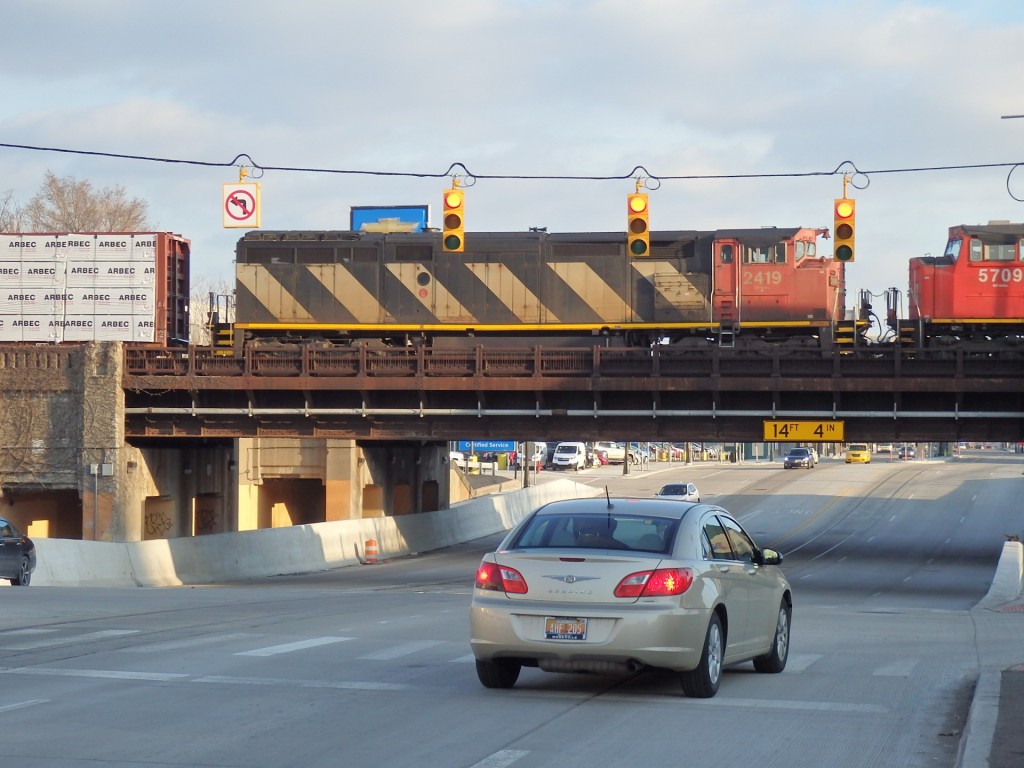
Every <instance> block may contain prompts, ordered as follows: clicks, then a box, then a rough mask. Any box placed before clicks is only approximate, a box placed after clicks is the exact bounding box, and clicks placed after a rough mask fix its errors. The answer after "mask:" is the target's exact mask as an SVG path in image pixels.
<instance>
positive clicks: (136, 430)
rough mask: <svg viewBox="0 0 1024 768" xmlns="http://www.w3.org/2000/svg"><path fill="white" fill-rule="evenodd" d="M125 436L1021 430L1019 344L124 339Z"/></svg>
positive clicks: (947, 434)
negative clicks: (768, 427) (238, 352)
mask: <svg viewBox="0 0 1024 768" xmlns="http://www.w3.org/2000/svg"><path fill="white" fill-rule="evenodd" d="M125 354H126V360H125V367H124V378H123V387H124V390H125V423H126V435H127V436H128V437H129V438H132V437H139V438H142V437H165V438H175V437H178V438H187V437H211V436H217V437H252V436H259V435H288V436H304V437H342V438H349V439H356V440H375V439H378V440H379V439H390V440H413V441H423V440H441V441H445V440H455V439H470V438H479V439H482V438H496V439H519V440H526V439H543V438H549V439H557V438H562V437H565V436H571V437H572V438H573V439H596V438H601V437H606V436H608V435H625V436H628V437H629V439H634V440H659V441H673V440H681V439H687V438H689V439H698V440H725V441H759V440H761V439H762V426H763V422H764V421H765V420H790V419H811V420H820V421H832V420H840V421H843V422H844V424H845V437H846V439H847V440H883V439H884V440H933V441H934V440H956V439H959V438H973V439H978V440H999V441H1010V440H1021V439H1022V438H1024V355H1022V354H1021V352H1019V351H1013V350H1007V351H1005V352H1003V353H994V352H986V353H975V354H971V353H969V352H966V351H964V350H918V351H914V352H909V351H907V350H901V349H899V348H897V347H878V348H877V349H873V348H860V349H854V350H850V351H848V352H843V353H837V354H835V355H829V356H821V354H820V353H818V354H812V353H810V352H793V351H786V350H783V349H774V350H769V351H767V352H746V353H744V352H742V351H739V350H735V349H722V348H717V347H713V348H710V349H678V348H675V347H653V348H609V347H600V346H594V347H589V348H554V347H553V348H544V347H532V348H527V349H488V348H486V347H484V346H478V347H476V348H474V349H468V350H446V349H434V348H430V347H407V348H387V347H382V348H376V349H374V348H368V347H350V348H337V347H331V348H318V347H313V346H310V347H302V348H298V347H296V348H295V349H273V348H271V349H259V348H249V349H247V350H246V351H245V353H244V354H243V355H242V356H238V357H235V356H225V355H223V354H219V353H218V351H217V350H214V349H210V348H199V347H190V348H180V349H161V350H157V349H150V348H139V349H127V350H126V351H125Z"/></svg>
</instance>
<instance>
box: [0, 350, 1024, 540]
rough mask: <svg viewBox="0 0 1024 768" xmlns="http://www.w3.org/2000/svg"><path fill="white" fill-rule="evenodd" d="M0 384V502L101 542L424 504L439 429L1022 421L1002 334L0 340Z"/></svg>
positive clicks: (440, 492) (1023, 395)
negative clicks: (456, 346) (923, 339)
mask: <svg viewBox="0 0 1024 768" xmlns="http://www.w3.org/2000/svg"><path fill="white" fill-rule="evenodd" d="M0 398H2V405H3V407H2V409H0V487H2V491H3V493H2V497H0V516H4V517H7V518H8V519H11V520H12V521H13V522H15V524H16V525H19V527H21V528H22V529H23V530H27V531H28V533H29V535H36V536H58V537H62V538H84V539H97V540H106V541H139V540H144V539H161V538H171V537H175V536H191V535H202V534H208V533H218V532H227V531H239V530H250V529H259V528H269V527H279V526H286V525H295V524H302V523H316V522H325V521H331V520H341V519H349V518H355V517H373V516H382V515H398V514H411V513H420V512H429V511H432V510H436V509H441V508H444V507H446V506H447V505H448V503H449V501H450V500H451V499H454V498H457V497H458V493H459V492H460V487H459V477H458V473H455V472H452V471H451V469H450V467H449V466H448V464H447V458H448V446H447V443H448V441H449V440H455V439H460V440H473V439H501V440H543V439H548V440H559V439H575V440H595V439H628V440H638V441H679V440H706V441H712V440H714V441H724V442H760V441H761V440H762V438H763V431H762V430H763V424H764V422H765V420H816V421H822V422H825V421H828V422H842V423H843V425H844V429H845V434H844V437H845V440H847V441H851V440H853V441H857V440H864V441H870V440H874V441H881V440H885V441H889V440H892V441H897V440H900V441H947V440H948V441H952V440H958V439H964V440H976V441H1020V440H1022V439H1024V358H1022V356H1021V353H1020V352H1014V351H1012V350H1006V351H1003V352H986V353H977V354H971V353H968V352H965V351H962V350H955V351H954V350H925V351H908V350H899V349H896V348H878V349H871V348H865V349H857V350H853V351H851V352H849V353H843V354H836V355H834V356H821V355H820V354H812V353H810V352H809V351H805V352H789V353H786V352H784V351H783V350H774V351H771V352H769V353H755V352H743V351H741V350H738V349H719V348H711V349H693V350H681V349H677V348H674V347H653V348H641V349H628V348H608V347H600V346H594V347H588V348H554V347H552V348H544V347H532V348H523V349H510V348H501V349H494V348H487V347H484V346H478V347H476V348H473V349H465V350H451V349H437V348H430V347H408V348H386V347H382V348H370V347H351V348H339V347H315V346H308V347H301V348H299V347H296V348H294V349H291V348H262V349H257V348H249V349H247V350H246V351H245V353H244V354H243V355H241V356H233V355H224V354H223V353H222V351H221V350H216V349H211V348H200V347H168V348H154V347H126V346H122V345H121V344H120V343H118V342H90V343H86V344H81V345H73V344H72V345H60V346H55V345H11V346H8V347H0ZM467 492H468V491H467Z"/></svg>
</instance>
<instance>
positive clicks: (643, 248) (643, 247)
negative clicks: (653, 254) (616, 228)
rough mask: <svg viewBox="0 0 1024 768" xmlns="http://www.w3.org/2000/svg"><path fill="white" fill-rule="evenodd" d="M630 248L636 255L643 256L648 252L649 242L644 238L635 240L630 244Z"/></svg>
mask: <svg viewBox="0 0 1024 768" xmlns="http://www.w3.org/2000/svg"><path fill="white" fill-rule="evenodd" d="M629 250H630V252H631V253H632V254H633V255H634V256H643V255H644V254H645V253H647V243H645V242H644V241H643V240H639V239H637V240H634V241H633V242H631V243H630V244H629Z"/></svg>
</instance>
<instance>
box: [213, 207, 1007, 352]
mask: <svg viewBox="0 0 1024 768" xmlns="http://www.w3.org/2000/svg"><path fill="white" fill-rule="evenodd" d="M821 237H828V231H827V230H824V229H811V228H804V227H792V228H776V227H769V228H760V229H722V230H713V231H696V230H692V231H665V232H652V233H651V250H650V255H646V256H634V255H632V254H630V253H629V252H628V250H627V245H626V237H625V236H624V234H623V233H620V232H610V233H576V234H570V233H566V234H548V233H546V232H532V231H531V232H512V233H509V232H505V233H470V234H469V235H468V236H467V237H466V244H465V250H464V252H462V253H449V252H446V251H445V250H444V249H443V247H442V243H441V235H440V234H439V233H437V232H424V233H365V232H351V231H253V232H248V233H246V234H245V235H244V236H243V237H242V238H241V239H240V240H239V242H238V245H237V251H236V278H237V279H236V290H235V308H234V312H235V314H234V320H235V322H234V323H233V324H230V325H229V324H227V323H223V322H222V323H221V324H220V326H219V331H220V338H221V339H223V340H225V341H226V343H230V344H232V345H233V346H234V347H235V348H236V351H240V350H241V349H242V347H243V346H244V345H245V344H253V345H266V344H274V345H279V344H295V343H301V344H310V343H329V344H355V343H359V344H383V345H394V346H408V345H415V344H429V345H431V346H433V347H435V348H445V347H453V348H459V347H463V348H464V347H468V346H475V345H477V344H484V345H488V346H501V345H506V346H511V345H515V346H520V347H523V346H533V345H545V346H566V345H571V346H580V345H591V344H594V343H598V344H601V345H607V346H631V347H637V346H649V345H653V344H673V345H681V346H686V347H693V348H707V347H709V346H719V347H735V348H738V349H741V350H743V349H753V350H758V349H763V348H765V346H766V345H771V346H772V347H773V348H779V347H783V348H792V349H796V350H801V349H803V350H808V349H809V350H817V351H819V352H820V351H836V350H838V351H840V352H842V351H844V350H848V349H852V348H858V347H874V348H876V349H877V348H879V347H882V348H884V347H892V346H899V347H901V348H905V349H908V350H913V349H932V348H948V347H951V346H955V347H957V348H970V349H975V350H982V351H986V350H990V349H1005V348H1008V347H1013V346H1020V347H1022V348H1024V224H1009V223H990V224H987V225H976V226H970V225H958V226H954V227H950V229H949V239H948V242H947V245H946V248H945V251H944V253H943V255H942V256H938V257H932V256H924V257H917V258H911V259H910V260H909V290H908V291H907V293H906V306H904V294H903V293H902V292H901V291H900V290H898V289H896V288H890V289H889V290H888V291H886V312H885V317H884V319H883V318H878V317H877V316H876V315H874V313H873V311H872V309H871V304H870V300H871V296H870V294H869V293H866V292H865V293H862V294H861V296H860V297H859V300H858V303H857V305H856V306H855V307H853V308H850V309H846V307H845V304H846V301H845V300H846V271H845V270H846V266H847V265H846V264H845V263H844V262H841V261H838V260H835V259H833V258H832V257H831V256H825V255H822V254H820V253H819V243H818V240H819V238H821ZM227 316H228V315H227V314H226V313H220V314H219V317H220V318H221V319H224V318H226V317H227ZM873 325H874V327H872V326H873Z"/></svg>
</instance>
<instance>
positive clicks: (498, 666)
mask: <svg viewBox="0 0 1024 768" xmlns="http://www.w3.org/2000/svg"><path fill="white" fill-rule="evenodd" d="M522 668H523V667H522V664H519V663H518V662H515V661H509V660H508V659H497V660H495V661H481V660H480V659H477V660H476V676H477V677H478V678H480V682H481V683H483V685H484V687H485V688H511V687H512V686H513V685H515V684H516V680H518V679H519V670H521V669H522Z"/></svg>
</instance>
